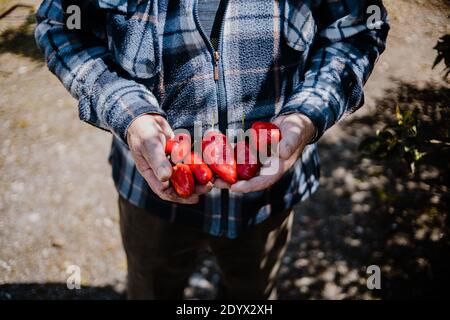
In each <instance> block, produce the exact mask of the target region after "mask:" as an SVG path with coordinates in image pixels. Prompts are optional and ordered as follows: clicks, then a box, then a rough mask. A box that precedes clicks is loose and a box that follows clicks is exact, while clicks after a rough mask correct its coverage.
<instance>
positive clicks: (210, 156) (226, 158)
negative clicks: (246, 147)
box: [202, 131, 237, 184]
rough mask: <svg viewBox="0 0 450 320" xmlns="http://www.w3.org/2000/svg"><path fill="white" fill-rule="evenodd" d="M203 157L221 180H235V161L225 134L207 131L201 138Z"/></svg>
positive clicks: (230, 181)
mask: <svg viewBox="0 0 450 320" xmlns="http://www.w3.org/2000/svg"><path fill="white" fill-rule="evenodd" d="M202 151H203V159H204V160H205V163H206V164H208V165H209V167H210V168H211V170H212V171H213V172H214V173H215V174H216V175H217V176H219V178H221V179H222V180H223V181H225V182H227V183H229V184H234V183H236V182H237V171H236V161H235V159H234V154H233V147H232V146H231V145H230V144H229V143H228V139H227V137H226V136H225V135H223V134H222V133H220V132H217V131H209V132H208V133H207V134H206V135H205V136H204V137H203V140H202Z"/></svg>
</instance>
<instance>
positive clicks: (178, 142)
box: [165, 133, 191, 164]
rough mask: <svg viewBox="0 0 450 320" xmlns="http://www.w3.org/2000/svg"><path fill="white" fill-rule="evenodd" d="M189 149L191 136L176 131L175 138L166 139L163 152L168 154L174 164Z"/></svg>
mask: <svg viewBox="0 0 450 320" xmlns="http://www.w3.org/2000/svg"><path fill="white" fill-rule="evenodd" d="M190 151H191V136H190V135H188V134H186V133H178V134H176V135H175V138H172V139H169V140H167V141H166V147H165V152H166V154H168V155H170V160H171V161H172V162H173V163H174V164H176V163H179V162H181V161H183V159H184V158H185V157H186V156H187V155H188V154H189V152H190Z"/></svg>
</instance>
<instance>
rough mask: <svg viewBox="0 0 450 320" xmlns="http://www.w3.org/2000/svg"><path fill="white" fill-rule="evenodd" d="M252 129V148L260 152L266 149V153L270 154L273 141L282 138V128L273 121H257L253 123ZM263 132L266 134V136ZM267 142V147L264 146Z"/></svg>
mask: <svg viewBox="0 0 450 320" xmlns="http://www.w3.org/2000/svg"><path fill="white" fill-rule="evenodd" d="M251 129H253V130H251V132H250V144H251V146H252V148H254V149H255V150H257V151H258V152H263V151H266V154H267V155H268V156H270V154H271V152H270V151H271V147H272V143H273V142H279V141H280V140H281V131H280V128H278V126H277V125H276V124H273V123H272V122H263V121H256V122H254V123H253V124H252V126H251ZM263 134H265V135H266V136H265V137H264V136H263ZM264 140H265V141H264ZM265 144H266V148H264V145H265ZM264 149H265V150H264Z"/></svg>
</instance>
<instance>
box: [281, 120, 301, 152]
mask: <svg viewBox="0 0 450 320" xmlns="http://www.w3.org/2000/svg"><path fill="white" fill-rule="evenodd" d="M280 130H281V135H282V139H281V141H280V158H281V159H284V160H287V159H289V158H290V157H291V156H292V155H293V154H294V153H295V151H296V150H297V149H298V148H299V146H300V142H301V136H300V134H301V132H300V127H299V126H298V125H296V124H293V123H291V122H288V121H284V122H283V123H282V124H281V128H280Z"/></svg>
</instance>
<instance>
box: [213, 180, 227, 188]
mask: <svg viewBox="0 0 450 320" xmlns="http://www.w3.org/2000/svg"><path fill="white" fill-rule="evenodd" d="M214 187H216V188H218V189H230V187H231V185H230V184H229V183H227V182H225V181H223V180H222V179H220V178H217V179H216V180H214Z"/></svg>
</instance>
